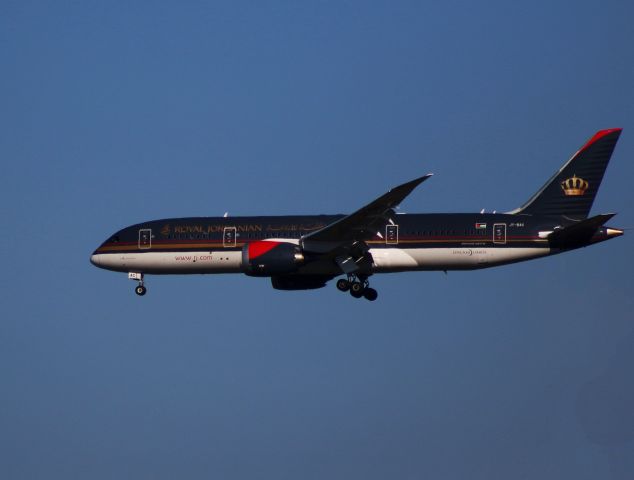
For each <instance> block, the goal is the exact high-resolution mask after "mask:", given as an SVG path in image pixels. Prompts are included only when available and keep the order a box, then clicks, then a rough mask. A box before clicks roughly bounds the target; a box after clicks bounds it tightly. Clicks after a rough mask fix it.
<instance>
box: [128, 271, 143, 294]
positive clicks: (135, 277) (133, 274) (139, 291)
mask: <svg viewBox="0 0 634 480" xmlns="http://www.w3.org/2000/svg"><path fill="white" fill-rule="evenodd" d="M128 278H129V279H130V280H136V281H137V282H139V284H138V285H137V286H136V287H135V288H134V293H136V294H137V295H138V296H140V297H142V296H143V295H145V294H146V293H147V288H145V285H143V274H142V273H136V272H130V273H128Z"/></svg>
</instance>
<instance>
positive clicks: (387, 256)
mask: <svg viewBox="0 0 634 480" xmlns="http://www.w3.org/2000/svg"><path fill="white" fill-rule="evenodd" d="M549 253H550V249H548V248H543V247H541V248H396V247H393V248H372V249H370V254H371V255H372V259H373V264H372V273H388V272H404V271H416V270H473V269H478V268H486V267H493V266H497V265H504V264H507V263H513V262H520V261H524V260H530V259H533V258H537V257H542V256H546V255H548V254H549ZM91 261H92V262H93V263H94V264H95V265H97V266H99V267H101V268H106V269H108V270H115V271H120V272H139V273H148V274H163V275H169V274H212V273H240V272H242V271H243V269H242V252H241V251H223V250H217V251H211V252H210V251H208V250H207V251H200V252H182V253H178V252H153V251H149V252H136V253H101V254H96V255H93V256H92V257H91ZM299 273H301V269H300V272H299ZM307 273H308V271H307ZM309 273H310V274H312V275H315V274H324V275H338V274H340V273H341V272H339V271H337V267H336V265H334V263H333V264H332V266H330V265H328V266H327V267H324V270H323V271H315V269H313V268H311V269H310V271H309Z"/></svg>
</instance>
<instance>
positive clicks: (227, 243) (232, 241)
mask: <svg viewBox="0 0 634 480" xmlns="http://www.w3.org/2000/svg"><path fill="white" fill-rule="evenodd" d="M236 236H237V235H236V227H225V229H224V233H223V234H222V246H223V247H225V248H228V247H235V246H236Z"/></svg>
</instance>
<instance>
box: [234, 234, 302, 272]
mask: <svg viewBox="0 0 634 480" xmlns="http://www.w3.org/2000/svg"><path fill="white" fill-rule="evenodd" d="M302 263H304V255H303V253H302V249H301V248H300V247H299V246H298V245H295V244H294V243H289V242H276V241H258V242H250V243H246V244H245V245H244V247H242V269H243V271H244V273H246V274H247V275H251V276H254V277H270V276H272V275H283V274H287V273H293V272H295V271H296V270H297V269H298V267H299V266H300V265H301V264H302Z"/></svg>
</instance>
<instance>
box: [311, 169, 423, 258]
mask: <svg viewBox="0 0 634 480" xmlns="http://www.w3.org/2000/svg"><path fill="white" fill-rule="evenodd" d="M431 176H432V174H431V173H428V174H427V175H424V176H422V177H419V178H417V179H415V180H411V181H409V182H407V183H404V184H402V185H399V186H398V187H395V188H393V189H391V190H390V191H389V192H387V193H385V194H384V195H382V196H380V197H379V198H377V199H376V200H374V201H373V202H370V203H369V204H367V205H366V206H364V207H361V208H360V209H359V210H357V211H356V212H354V213H352V214H350V215H348V216H346V217H343V218H341V219H339V220H337V221H336V222H333V223H331V224H330V225H326V226H325V227H324V228H322V229H320V230H317V231H315V232H312V233H310V234H308V235H305V236H304V237H302V240H301V242H302V247H303V248H304V250H305V251H309V252H315V253H326V252H330V251H332V250H334V249H336V248H337V247H340V246H342V245H349V244H351V243H353V242H356V241H364V240H370V239H372V238H374V237H376V235H377V233H378V232H380V231H381V230H382V227H383V226H384V225H385V224H386V223H387V222H389V220H390V218H391V217H392V216H393V215H394V208H395V207H396V206H397V205H399V204H400V203H401V202H402V201H403V200H404V199H405V197H407V196H408V195H409V194H410V193H412V191H413V190H414V189H415V188H416V187H417V186H418V185H420V184H421V183H423V182H424V181H425V180H427V179H428V178H429V177H431Z"/></svg>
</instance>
